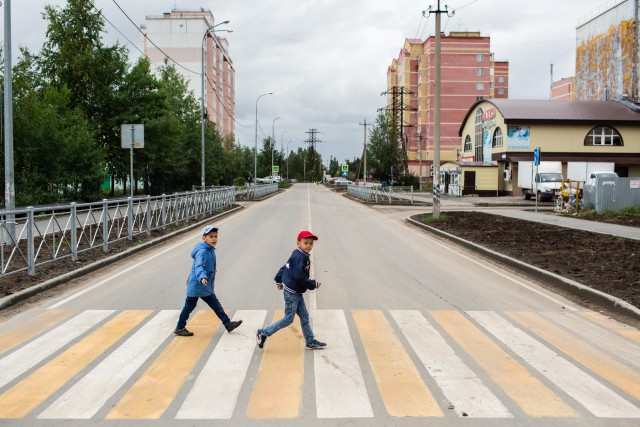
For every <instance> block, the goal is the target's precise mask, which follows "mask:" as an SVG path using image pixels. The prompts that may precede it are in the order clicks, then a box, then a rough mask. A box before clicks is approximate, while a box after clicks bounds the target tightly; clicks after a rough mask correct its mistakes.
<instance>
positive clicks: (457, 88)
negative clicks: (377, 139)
mask: <svg viewBox="0 0 640 427" xmlns="http://www.w3.org/2000/svg"><path fill="white" fill-rule="evenodd" d="M440 40H441V43H442V44H441V90H440V122H441V126H440V160H441V161H447V160H457V159H459V160H469V161H474V160H475V159H471V158H469V159H467V158H463V157H462V156H461V153H462V141H461V139H460V137H459V136H458V130H459V129H460V125H461V123H462V121H463V120H464V117H465V115H466V113H467V111H468V109H469V107H470V106H471V105H473V104H474V103H475V102H476V101H478V100H479V99H487V98H508V96H509V90H508V88H509V63H508V62H507V61H494V59H493V53H491V50H490V37H484V36H481V35H480V33H479V32H450V33H449V34H448V35H445V34H443V35H442V36H441V39H440ZM434 67H435V36H431V37H429V38H428V39H426V40H425V41H421V40H418V39H406V40H405V43H404V46H403V48H402V49H401V50H400V54H399V56H398V58H396V59H394V60H393V61H392V64H391V66H390V67H389V69H388V71H387V101H388V102H387V105H388V106H392V110H393V111H395V112H396V117H397V122H400V118H401V122H402V128H403V134H404V146H405V150H406V152H407V158H408V169H409V173H413V174H414V175H416V176H419V177H423V181H425V180H427V177H428V176H429V167H430V166H431V164H432V162H433V154H434V139H433V138H434V108H433V107H434V97H435V68H434ZM388 108H389V107H388ZM421 168H422V170H421Z"/></svg>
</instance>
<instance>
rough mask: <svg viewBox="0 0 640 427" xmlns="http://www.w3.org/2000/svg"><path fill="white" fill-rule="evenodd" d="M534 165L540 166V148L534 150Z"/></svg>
mask: <svg viewBox="0 0 640 427" xmlns="http://www.w3.org/2000/svg"><path fill="white" fill-rule="evenodd" d="M533 164H534V165H535V166H538V165H539V164H540V147H536V148H534V149H533Z"/></svg>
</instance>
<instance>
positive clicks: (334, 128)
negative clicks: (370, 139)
mask: <svg viewBox="0 0 640 427" xmlns="http://www.w3.org/2000/svg"><path fill="white" fill-rule="evenodd" d="M5 1H6V0H2V2H3V3H4V2H5ZM94 3H95V5H96V7H97V8H98V9H101V10H102V12H103V14H104V15H105V16H106V17H107V19H108V20H109V21H110V22H111V23H112V24H113V26H112V25H111V24H109V23H107V24H106V26H105V30H106V31H107V33H108V34H107V35H105V42H106V43H107V44H112V43H113V42H114V41H115V40H116V39H117V40H119V41H120V43H121V44H124V45H127V46H128V48H129V51H130V54H131V58H132V60H133V59H135V58H137V57H138V56H139V55H140V52H139V50H138V49H140V50H141V49H142V37H141V35H140V33H139V32H138V30H137V26H139V25H140V24H143V23H144V20H145V16H147V15H161V14H162V13H163V12H169V11H171V10H172V9H199V8H201V7H202V8H204V9H209V10H211V11H212V13H213V15H214V18H215V21H216V22H222V21H226V20H229V21H230V23H229V24H227V25H225V26H221V27H220V28H228V29H230V30H233V33H221V34H220V35H223V36H226V37H227V39H228V40H229V51H230V55H231V59H232V61H233V64H234V67H235V70H236V87H235V88H236V121H237V123H236V137H237V140H238V141H239V143H240V144H242V145H248V146H251V147H253V145H254V139H255V136H254V132H255V106H256V99H257V97H258V96H259V95H261V94H263V93H266V92H273V93H274V94H273V95H271V96H265V97H262V98H261V99H260V102H259V104H258V121H259V123H260V124H259V128H258V136H259V139H261V138H262V136H264V135H271V133H272V127H273V126H274V122H273V119H275V118H276V117H278V116H281V115H282V116H285V118H284V119H281V120H277V121H276V122H275V136H276V141H277V144H278V145H279V144H280V143H283V144H284V145H285V146H286V145H287V143H288V142H289V141H291V142H290V143H289V149H295V148H297V147H298V146H302V145H303V144H304V142H303V141H305V140H307V139H308V137H309V135H308V134H307V133H306V132H307V131H308V130H309V129H311V128H314V129H317V130H318V131H319V132H320V133H319V134H318V135H317V138H318V139H320V140H321V141H323V143H321V144H320V145H319V146H318V147H317V148H318V150H319V151H320V152H321V154H322V155H323V158H324V159H325V160H327V159H328V158H329V156H334V157H337V158H338V160H340V161H342V160H345V159H352V158H353V157H359V156H361V154H362V145H363V139H364V138H363V127H362V126H360V125H359V123H361V122H363V120H364V119H365V118H366V119H367V122H370V123H371V122H374V121H375V118H376V115H377V110H378V109H380V108H384V107H385V98H384V96H381V93H382V92H384V91H385V90H386V73H387V68H388V66H389V65H390V64H391V61H392V60H393V58H396V57H397V56H398V54H399V50H400V48H401V47H402V45H403V43H404V40H405V39H406V38H420V39H423V40H424V39H425V38H426V37H428V36H430V35H433V34H434V30H435V17H434V15H431V17H430V18H428V19H427V18H423V16H422V12H423V11H426V10H428V7H429V6H430V5H432V6H433V7H434V8H435V5H436V4H437V1H432V2H429V1H422V0H200V1H196V0H126V1H125V0H115V1H114V0H94ZM116 3H117V5H119V6H120V7H121V8H122V9H123V10H124V12H125V13H126V15H127V16H128V18H127V16H125V15H124V14H123V12H122V11H120V9H119V8H118V7H117V5H116ZM611 3H615V1H613V2H612V1H611V0H538V1H531V0H509V1H504V0H451V1H441V7H444V6H445V5H447V6H448V9H449V11H452V10H454V11H455V14H454V16H453V17H451V18H448V17H445V16H443V20H442V29H443V31H445V32H446V33H448V32H449V31H460V30H462V31H465V30H466V31H480V32H481V34H482V35H487V36H490V37H491V50H492V52H494V53H495V58H496V60H508V61H509V77H510V86H509V95H510V98H512V99H548V97H549V84H550V64H551V63H553V65H554V80H558V79H560V78H562V77H569V76H573V75H574V69H575V45H576V42H575V38H576V37H575V28H576V26H577V25H578V24H579V23H581V22H583V21H584V20H585V19H587V18H588V17H590V16H593V14H594V13H595V12H596V11H597V10H598V9H600V8H602V7H603V6H605V5H607V4H611ZM44 4H56V5H64V4H65V1H64V0H49V1H47V0H44V1H43V0H12V1H11V9H12V42H13V46H14V56H15V53H16V52H17V46H19V45H24V46H27V47H28V48H29V49H30V50H31V51H32V52H34V53H36V52H38V51H39V50H40V48H41V46H42V43H43V41H44V37H45V30H46V22H45V21H44V20H43V19H42V11H43V7H44ZM2 15H3V21H2V23H1V25H2V28H3V30H2V31H4V5H3V7H2ZM129 18H130V19H131V21H133V22H134V23H135V24H136V25H134V24H132V23H131V22H130V21H129ZM114 26H115V27H116V28H114ZM2 34H4V33H2ZM127 39H128V40H130V41H131V42H133V43H134V44H135V45H136V46H137V49H136V48H134V47H132V46H131V43H130V42H129V41H128V40H127ZM3 40H4V36H3Z"/></svg>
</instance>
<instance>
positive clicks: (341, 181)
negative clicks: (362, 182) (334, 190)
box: [333, 177, 353, 185]
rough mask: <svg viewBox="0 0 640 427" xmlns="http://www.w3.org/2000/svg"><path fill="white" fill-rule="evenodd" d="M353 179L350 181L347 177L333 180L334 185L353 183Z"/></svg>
mask: <svg viewBox="0 0 640 427" xmlns="http://www.w3.org/2000/svg"><path fill="white" fill-rule="evenodd" d="M352 184H353V181H349V180H348V179H347V178H342V177H340V178H336V180H335V181H334V182H333V185H352Z"/></svg>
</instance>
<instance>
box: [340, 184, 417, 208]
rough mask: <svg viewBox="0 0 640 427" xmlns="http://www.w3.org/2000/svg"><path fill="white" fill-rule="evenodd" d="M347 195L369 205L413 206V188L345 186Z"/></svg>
mask: <svg viewBox="0 0 640 427" xmlns="http://www.w3.org/2000/svg"><path fill="white" fill-rule="evenodd" d="M347 194H349V195H350V196H353V197H355V198H357V199H360V200H363V201H365V202H370V203H383V202H388V203H393V202H403V203H407V202H409V203H411V204H413V187H411V186H408V187H395V186H393V187H387V188H386V189H382V187H380V186H361V185H349V186H347Z"/></svg>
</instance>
